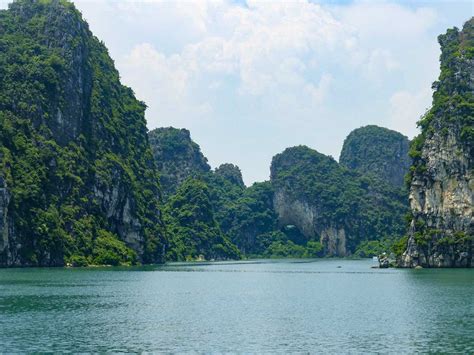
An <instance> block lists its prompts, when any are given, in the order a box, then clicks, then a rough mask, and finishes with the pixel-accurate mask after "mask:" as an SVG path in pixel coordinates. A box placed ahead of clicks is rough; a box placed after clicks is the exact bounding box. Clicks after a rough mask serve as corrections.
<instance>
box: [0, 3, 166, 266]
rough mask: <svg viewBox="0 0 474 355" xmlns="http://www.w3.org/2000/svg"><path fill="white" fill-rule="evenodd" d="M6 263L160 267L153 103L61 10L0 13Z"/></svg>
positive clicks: (24, 8) (38, 7) (29, 7)
mask: <svg viewBox="0 0 474 355" xmlns="http://www.w3.org/2000/svg"><path fill="white" fill-rule="evenodd" d="M0 24H1V25H0V83H1V86H0V167H1V169H2V170H1V172H0V228H1V230H0V233H1V235H2V239H1V240H2V242H1V243H0V265H3V266H5V265H50V266H54V265H64V264H65V263H66V262H71V263H75V264H81V265H83V264H88V263H112V264H117V263H123V262H125V263H133V262H135V261H137V260H138V261H142V262H160V261H162V260H163V257H164V246H165V244H166V241H165V239H164V237H163V234H162V222H161V211H160V201H159V196H160V189H159V185H158V176H157V172H156V168H155V164H154V161H153V156H152V153H151V150H150V148H149V145H148V138H147V129H146V122H145V119H144V111H145V105H144V104H143V103H142V102H140V101H138V100H136V99H135V97H134V94H133V92H132V90H131V89H129V88H127V87H125V86H123V85H121V84H120V80H119V74H118V72H117V71H116V69H115V68H114V64H113V61H112V59H111V58H110V57H109V55H108V53H107V49H106V48H105V46H104V45H103V44H102V43H101V42H100V41H99V40H98V39H97V38H95V37H94V36H93V35H92V34H91V32H90V31H89V28H88V25H87V23H86V22H85V21H84V20H83V19H82V18H81V14H80V13H79V12H78V11H77V10H76V9H75V8H74V6H73V5H72V4H71V3H69V2H67V1H64V0H43V1H35V0H18V1H15V2H14V3H12V4H11V5H10V6H9V9H8V10H2V11H0Z"/></svg>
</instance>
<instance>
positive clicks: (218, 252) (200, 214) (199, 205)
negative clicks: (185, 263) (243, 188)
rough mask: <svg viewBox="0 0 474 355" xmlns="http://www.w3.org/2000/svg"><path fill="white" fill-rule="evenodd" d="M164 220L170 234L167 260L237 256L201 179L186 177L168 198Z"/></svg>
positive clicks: (234, 257)
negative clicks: (220, 224)
mask: <svg viewBox="0 0 474 355" xmlns="http://www.w3.org/2000/svg"><path fill="white" fill-rule="evenodd" d="M165 220H166V221H167V229H168V232H169V236H170V248H169V251H168V253H167V258H168V260H173V261H176V260H179V261H182V260H196V259H205V260H225V259H240V252H239V250H238V249H237V247H236V246H235V245H234V244H232V243H231V241H230V240H229V238H228V237H227V235H225V234H224V233H223V232H222V230H221V228H220V226H219V224H218V223H217V221H216V218H215V215H214V206H213V205H212V203H211V200H210V194H209V188H208V186H207V184H206V183H205V182H204V181H203V180H198V179H194V178H188V179H187V180H185V181H184V182H183V183H182V184H181V185H180V186H179V187H178V190H177V191H176V194H174V195H172V196H171V197H170V199H169V200H168V202H167V204H166V208H165Z"/></svg>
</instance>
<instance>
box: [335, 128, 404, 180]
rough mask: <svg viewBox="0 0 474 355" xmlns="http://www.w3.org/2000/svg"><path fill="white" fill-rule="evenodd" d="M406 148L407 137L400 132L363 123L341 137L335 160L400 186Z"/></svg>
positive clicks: (402, 177)
mask: <svg viewBox="0 0 474 355" xmlns="http://www.w3.org/2000/svg"><path fill="white" fill-rule="evenodd" d="M408 147H409V140H408V138H407V137H405V136H404V135H403V134H401V133H398V132H396V131H392V130H390V129H387V128H383V127H378V126H374V125H370V126H365V127H361V128H358V129H356V130H354V131H352V132H351V133H350V134H349V135H348V136H347V138H346V139H345V140H344V145H343V147H342V151H341V156H340V157H339V163H340V164H341V165H343V166H345V167H347V168H349V169H354V170H357V171H359V172H361V173H363V174H373V175H375V176H377V177H379V178H380V179H383V180H386V181H388V182H390V183H392V184H393V185H394V186H400V187H402V186H403V185H404V177H405V175H406V174H407V173H408V169H409V167H410V165H411V159H410V157H409V156H408Z"/></svg>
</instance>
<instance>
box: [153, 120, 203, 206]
mask: <svg viewBox="0 0 474 355" xmlns="http://www.w3.org/2000/svg"><path fill="white" fill-rule="evenodd" d="M148 137H149V141H150V146H151V149H152V151H153V156H154V158H155V163H156V166H157V168H158V170H159V172H160V182H161V186H162V188H163V193H164V195H165V197H169V196H170V195H172V194H173V193H175V192H176V189H177V188H178V186H179V185H180V184H181V183H183V182H184V181H185V180H186V179H187V178H188V177H197V176H200V175H201V174H204V173H207V172H209V171H210V170H211V168H210V167H209V165H208V164H207V159H206V158H205V157H204V155H203V154H202V153H201V148H200V147H199V145H198V144H196V143H195V142H193V141H192V140H191V135H190V133H189V131H188V130H186V129H177V128H173V127H167V128H157V129H154V130H153V131H150V132H149V133H148Z"/></svg>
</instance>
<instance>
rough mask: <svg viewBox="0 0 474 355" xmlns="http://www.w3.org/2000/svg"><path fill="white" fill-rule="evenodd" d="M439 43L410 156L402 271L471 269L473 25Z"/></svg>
mask: <svg viewBox="0 0 474 355" xmlns="http://www.w3.org/2000/svg"><path fill="white" fill-rule="evenodd" d="M439 42H440V44H441V50H442V54H441V75H440V79H439V81H438V82H435V83H434V85H433V87H434V88H435V89H436V91H435V93H434V95H433V107H432V108H431V110H430V111H429V112H428V113H427V114H426V115H425V117H424V118H423V119H422V120H421V121H420V126H421V128H422V133H421V134H420V136H418V137H417V138H416V139H415V140H414V142H413V144H412V150H411V155H412V156H413V158H414V164H413V167H412V168H411V171H412V173H411V185H410V204H411V210H412V215H413V218H412V222H411V225H410V230H409V239H408V245H407V249H406V251H405V252H404V253H403V255H402V256H401V257H400V258H399V265H400V266H402V267H416V266H422V267H472V266H473V235H474V219H473V214H472V213H473V191H474V175H473V167H474V165H473V162H474V154H473V147H474V134H473V131H474V129H473V127H474V109H473V106H474V58H473V53H474V19H471V20H469V21H468V22H467V23H466V24H465V26H464V29H463V31H459V30H458V29H452V30H448V32H447V33H446V34H445V35H442V36H440V37H439Z"/></svg>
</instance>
